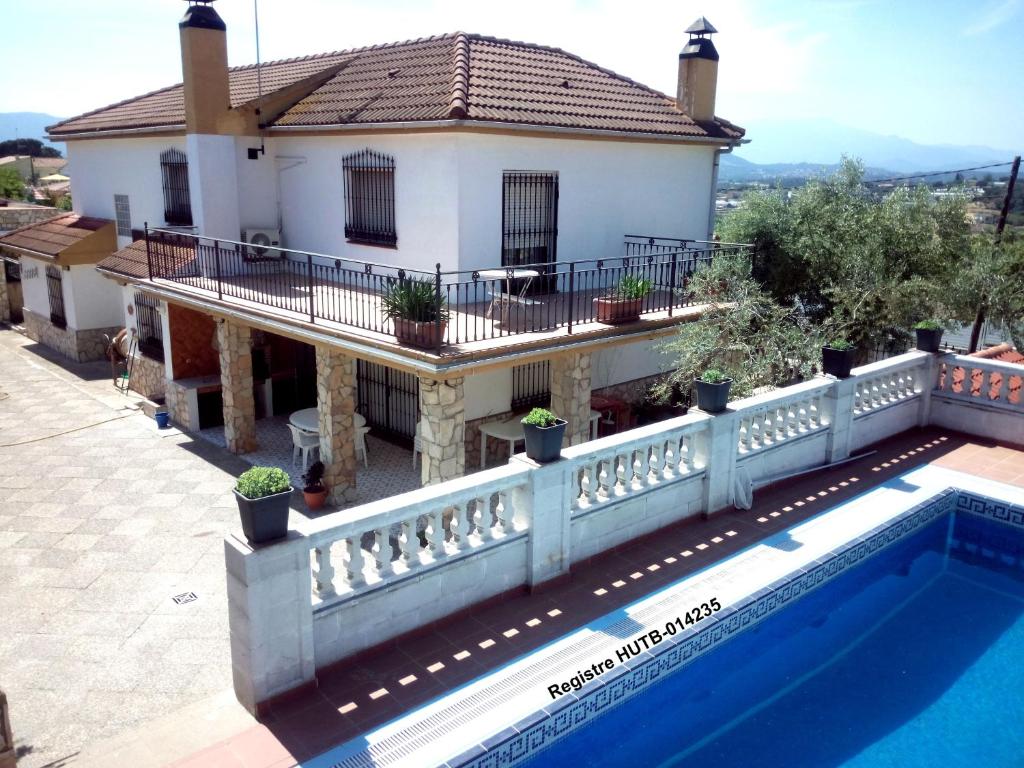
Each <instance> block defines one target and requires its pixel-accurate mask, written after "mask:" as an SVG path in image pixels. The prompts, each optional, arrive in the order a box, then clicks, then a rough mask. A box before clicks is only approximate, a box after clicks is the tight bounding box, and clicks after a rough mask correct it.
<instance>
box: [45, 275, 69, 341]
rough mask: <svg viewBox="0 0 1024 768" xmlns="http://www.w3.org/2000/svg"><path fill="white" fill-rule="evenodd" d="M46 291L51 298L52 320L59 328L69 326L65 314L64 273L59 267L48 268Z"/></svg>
mask: <svg viewBox="0 0 1024 768" xmlns="http://www.w3.org/2000/svg"><path fill="white" fill-rule="evenodd" d="M46 293H47V296H49V299H50V322H51V323H53V324H54V325H55V326H57V327H58V328H67V327H68V320H67V318H66V317H65V316H64V284H63V273H62V272H61V270H60V268H59V267H54V266H49V267H47V268H46Z"/></svg>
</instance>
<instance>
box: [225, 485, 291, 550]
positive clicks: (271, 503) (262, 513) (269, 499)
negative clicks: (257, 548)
mask: <svg viewBox="0 0 1024 768" xmlns="http://www.w3.org/2000/svg"><path fill="white" fill-rule="evenodd" d="M234 493H235V500H236V501H237V502H238V516H239V517H240V518H241V519H242V533H244V534H245V538H246V539H247V540H248V542H249V543H250V544H266V543H267V542H268V541H275V540H276V539H283V538H284V537H285V536H287V535H288V509H289V507H290V502H291V498H292V489H291V488H289V489H288V490H287V491H281V493H275V494H274V495H272V496H264V497H263V498H262V499H247V498H245V496H243V495H242V494H240V493H239V492H238V491H235V492H234Z"/></svg>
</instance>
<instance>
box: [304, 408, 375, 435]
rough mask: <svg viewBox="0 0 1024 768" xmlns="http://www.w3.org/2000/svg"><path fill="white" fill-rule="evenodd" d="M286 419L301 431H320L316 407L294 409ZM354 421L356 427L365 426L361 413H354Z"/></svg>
mask: <svg viewBox="0 0 1024 768" xmlns="http://www.w3.org/2000/svg"><path fill="white" fill-rule="evenodd" d="M288 421H289V422H291V424H292V425H293V426H296V427H298V428H299V429H301V430H302V431H303V432H314V433H319V432H320V417H319V415H318V414H317V410H316V408H303V409H302V410H301V411H296V412H295V413H293V414H292V415H291V416H289V417H288ZM354 421H355V428H356V429H359V427H365V426H366V419H365V418H364V417H363V416H362V414H359V413H357V414H355V419H354Z"/></svg>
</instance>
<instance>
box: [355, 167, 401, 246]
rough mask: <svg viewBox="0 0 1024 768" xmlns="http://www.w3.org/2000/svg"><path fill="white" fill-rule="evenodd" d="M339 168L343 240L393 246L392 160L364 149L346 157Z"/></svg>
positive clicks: (394, 236)
mask: <svg viewBox="0 0 1024 768" xmlns="http://www.w3.org/2000/svg"><path fill="white" fill-rule="evenodd" d="M342 168H343V170H344V172H345V237H346V239H348V240H350V241H351V242H354V243H367V244H370V245H387V246H394V245H396V244H397V243H398V233H397V231H396V229H395V159H394V158H393V157H389V156H388V155H384V154H381V153H380V152H374V151H373V150H371V149H364V150H362V151H360V152H354V153H353V154H351V155H348V156H346V157H345V158H344V160H343V161H342Z"/></svg>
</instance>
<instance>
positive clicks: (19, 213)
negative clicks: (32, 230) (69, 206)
mask: <svg viewBox="0 0 1024 768" xmlns="http://www.w3.org/2000/svg"><path fill="white" fill-rule="evenodd" d="M64 213H67V211H62V210H60V209H59V208H49V207H43V206H37V207H26V208H13V207H11V206H0V232H7V231H9V230H12V229H17V228H18V227H24V226H26V225H28V224H38V223H39V222H41V221H48V220H50V219H52V218H54V217H55V216H61V215H62V214H64Z"/></svg>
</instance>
